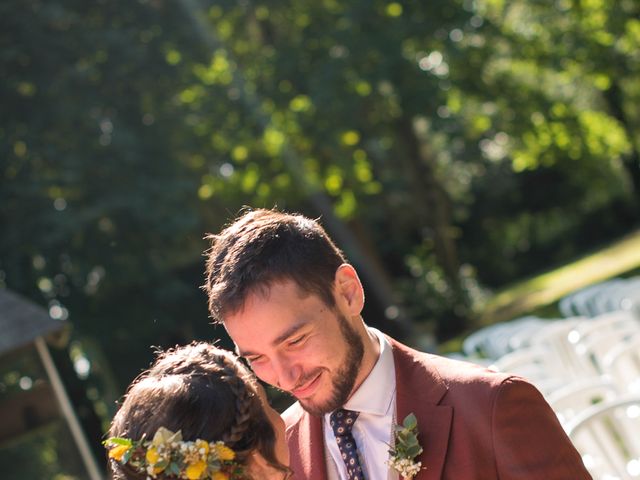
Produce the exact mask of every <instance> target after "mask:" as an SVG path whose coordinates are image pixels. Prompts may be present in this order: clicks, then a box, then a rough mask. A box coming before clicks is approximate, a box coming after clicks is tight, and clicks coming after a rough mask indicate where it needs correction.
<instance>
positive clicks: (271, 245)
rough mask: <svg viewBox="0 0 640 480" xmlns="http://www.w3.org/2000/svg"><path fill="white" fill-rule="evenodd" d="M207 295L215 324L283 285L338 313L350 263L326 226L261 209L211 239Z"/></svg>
mask: <svg viewBox="0 0 640 480" xmlns="http://www.w3.org/2000/svg"><path fill="white" fill-rule="evenodd" d="M207 239H208V240H210V241H211V248H210V249H209V250H208V251H207V252H206V255H207V268H206V274H205V277H206V278H205V284H204V286H203V289H204V290H205V292H206V293H207V296H208V300H209V311H210V313H211V316H212V318H213V320H214V321H216V322H219V323H221V322H223V320H224V318H223V317H224V315H226V314H228V313H234V312H236V311H238V310H239V309H240V308H241V307H242V306H243V304H244V302H245V300H246V298H247V296H248V295H249V294H250V293H252V292H255V291H259V292H265V291H267V290H268V288H269V287H270V286H271V285H272V284H273V283H275V282H277V281H283V280H293V281H294V282H295V283H296V284H297V286H298V287H299V288H300V291H301V292H302V293H304V294H316V295H318V296H319V297H320V298H321V299H322V300H323V301H324V302H325V304H326V305H327V306H328V307H333V306H334V304H335V299H334V297H333V287H334V281H335V274H336V270H338V267H339V266H340V265H341V264H343V263H345V262H346V260H345V257H344V255H343V253H342V251H340V249H339V248H338V247H336V245H335V244H334V243H333V241H332V240H331V238H329V236H328V235H327V233H326V232H325V231H324V229H323V228H322V226H321V225H320V224H319V223H318V222H317V221H316V220H312V219H310V218H307V217H304V216H302V215H298V214H289V213H283V212H279V211H277V210H266V209H257V210H253V211H248V212H246V213H244V214H243V215H242V216H240V217H238V218H237V219H236V220H235V221H234V222H233V223H232V224H231V225H229V226H228V227H226V228H225V229H224V230H222V232H220V234H218V235H208V236H207Z"/></svg>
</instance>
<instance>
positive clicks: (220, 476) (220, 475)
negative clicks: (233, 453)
mask: <svg viewBox="0 0 640 480" xmlns="http://www.w3.org/2000/svg"><path fill="white" fill-rule="evenodd" d="M211 478H212V480H229V475H227V474H226V473H224V472H215V473H214V474H213V477H211Z"/></svg>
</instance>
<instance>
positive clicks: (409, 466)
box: [388, 413, 422, 480]
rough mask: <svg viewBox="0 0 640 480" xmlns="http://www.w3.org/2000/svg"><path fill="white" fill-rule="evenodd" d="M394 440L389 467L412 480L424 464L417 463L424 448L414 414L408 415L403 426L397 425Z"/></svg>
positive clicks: (404, 477) (406, 479)
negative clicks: (416, 459) (419, 440)
mask: <svg viewBox="0 0 640 480" xmlns="http://www.w3.org/2000/svg"><path fill="white" fill-rule="evenodd" d="M394 439H395V443H394V445H393V447H392V448H391V449H390V450H389V462H388V463H389V466H390V467H391V468H393V469H395V470H396V471H397V472H398V473H399V474H400V476H401V477H402V478H403V479H404V480H412V479H413V477H415V476H416V475H417V474H418V472H419V471H420V470H421V469H422V462H416V461H415V458H416V457H417V456H418V455H420V454H421V453H422V447H421V446H420V443H419V442H418V420H417V419H416V416H415V415H414V414H413V413H410V414H409V415H407V417H406V418H405V419H404V421H403V422H402V425H396V427H395V436H394Z"/></svg>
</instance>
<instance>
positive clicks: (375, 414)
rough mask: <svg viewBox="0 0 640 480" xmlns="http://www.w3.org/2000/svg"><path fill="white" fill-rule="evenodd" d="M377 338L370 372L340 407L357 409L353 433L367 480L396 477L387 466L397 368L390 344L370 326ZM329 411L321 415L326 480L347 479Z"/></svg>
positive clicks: (393, 478) (383, 479)
mask: <svg viewBox="0 0 640 480" xmlns="http://www.w3.org/2000/svg"><path fill="white" fill-rule="evenodd" d="M369 332H371V333H373V334H374V335H375V336H376V337H377V338H378V341H379V342H380V356H379V357H378V360H377V362H376V364H375V365H374V366H373V369H372V370H371V373H369V376H368V377H367V378H366V379H365V380H364V382H362V385H360V387H359V388H358V390H356V391H355V393H354V394H353V395H352V396H351V398H349V400H348V401H347V403H345V404H344V406H343V408H345V409H347V410H354V411H357V412H360V415H359V416H358V419H357V420H356V422H355V423H354V425H353V430H352V433H353V437H354V439H355V441H356V445H357V446H358V452H359V454H360V459H361V463H362V469H363V470H364V474H365V478H366V479H367V480H398V474H397V473H396V472H395V471H394V470H392V469H390V468H389V466H388V465H387V460H388V459H389V445H391V443H392V438H391V430H392V429H393V427H394V422H395V418H394V417H395V411H396V369H395V365H394V363H393V353H392V351H391V344H390V343H389V342H388V341H387V339H386V338H385V337H384V336H383V335H382V333H381V332H380V331H378V330H376V329H375V328H371V327H369ZM329 416H330V414H326V415H324V421H323V432H324V445H325V454H326V455H325V457H326V460H327V474H328V477H329V479H328V480H346V479H347V471H346V468H345V465H344V462H343V461H342V456H341V455H340V450H339V449H338V444H337V443H336V437H335V435H334V434H333V429H332V428H331V424H330V420H329Z"/></svg>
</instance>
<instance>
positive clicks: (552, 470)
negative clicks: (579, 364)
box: [283, 337, 591, 480]
mask: <svg viewBox="0 0 640 480" xmlns="http://www.w3.org/2000/svg"><path fill="white" fill-rule="evenodd" d="M387 339H388V340H389V341H390V342H391V345H392V349H393V357H394V362H395V369H396V410H397V411H396V413H397V416H396V418H398V421H399V422H401V421H402V419H404V418H405V417H406V416H407V415H408V414H409V413H414V414H415V415H416V417H417V419H418V431H419V434H418V440H419V442H420V444H421V445H422V447H423V449H424V451H423V452H422V454H421V455H420V456H419V457H418V458H417V460H420V461H421V462H422V466H423V469H422V470H421V472H420V473H419V474H418V475H417V476H416V477H415V478H414V480H493V479H496V480H497V479H499V480H516V479H518V480H583V479H591V476H590V475H589V473H588V472H587V470H586V469H585V467H584V464H583V463H582V459H581V458H580V455H579V454H578V452H577V451H576V449H575V448H574V447H573V445H572V444H571V441H570V440H569V438H568V437H567V436H566V434H565V433H564V431H563V430H562V427H561V426H560V423H559V422H558V420H557V417H556V415H555V414H554V412H553V411H552V410H551V408H550V407H549V405H548V404H547V403H546V401H545V400H544V399H543V397H542V395H541V394H540V393H539V392H538V390H536V388H535V387H533V386H532V385H531V384H530V383H528V382H527V381H526V380H524V379H522V378H519V377H515V376H512V375H506V374H502V373H495V372H491V371H489V370H487V369H485V368H483V367H478V366H476V365H471V364H468V363H465V362H459V361H455V360H451V359H448V358H444V357H439V356H436V355H430V354H427V353H422V352H418V351H416V350H413V349H411V348H409V347H407V346H405V345H402V344H401V343H399V342H396V341H395V340H393V339H391V338H389V337H387ZM283 417H284V419H285V422H286V424H287V431H286V436H287V442H288V444H289V450H290V457H291V468H292V469H293V472H294V473H293V479H294V480H326V479H327V472H326V463H325V454H324V444H323V442H324V437H323V434H322V419H321V418H319V417H314V416H311V415H309V414H308V413H307V412H305V411H304V410H302V408H301V407H300V405H299V404H298V403H295V404H294V405H292V406H291V407H290V408H289V409H288V410H287V411H286V412H285V413H284V414H283Z"/></svg>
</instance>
